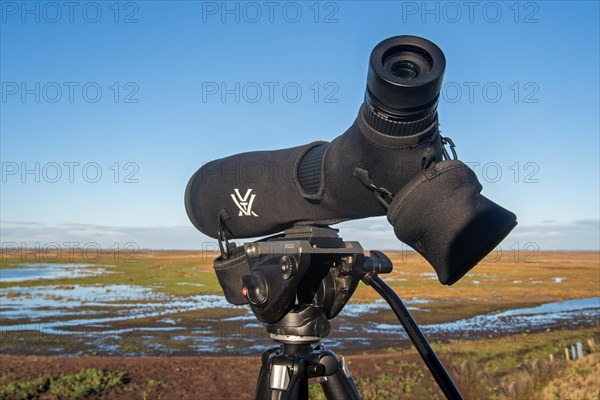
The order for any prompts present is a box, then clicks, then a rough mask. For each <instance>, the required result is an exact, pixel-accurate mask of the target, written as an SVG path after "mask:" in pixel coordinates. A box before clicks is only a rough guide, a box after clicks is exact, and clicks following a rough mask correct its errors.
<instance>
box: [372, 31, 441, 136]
mask: <svg viewBox="0 0 600 400" xmlns="http://www.w3.org/2000/svg"><path fill="white" fill-rule="evenodd" d="M445 69H446V58H445V57H444V53H442V51H441V50H440V48H439V47H438V46H436V45H435V44H434V43H432V42H430V41H429V40H427V39H424V38H421V37H418V36H409V35H404V36H394V37H391V38H389V39H386V40H384V41H382V42H381V43H379V44H378V45H377V46H376V47H375V48H374V49H373V51H372V53H371V58H370V62H369V72H368V75H367V90H366V93H365V103H366V104H365V106H366V107H365V109H364V113H365V118H366V119H367V122H368V123H369V125H371V126H372V127H373V128H374V129H376V130H378V131H380V132H381V133H383V134H387V135H392V136H406V135H412V134H414V133H417V132H419V131H421V130H423V129H425V128H426V127H427V126H429V125H430V124H431V123H432V122H433V121H434V120H435V116H436V112H435V111H436V107H437V102H438V98H439V95H440V90H441V88H442V80H443V77H444V70H445Z"/></svg>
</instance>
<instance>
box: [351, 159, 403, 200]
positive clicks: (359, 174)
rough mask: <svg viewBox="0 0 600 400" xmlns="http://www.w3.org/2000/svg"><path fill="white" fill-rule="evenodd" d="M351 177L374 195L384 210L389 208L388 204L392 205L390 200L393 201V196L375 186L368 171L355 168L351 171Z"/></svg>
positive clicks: (384, 189) (382, 188)
mask: <svg viewBox="0 0 600 400" xmlns="http://www.w3.org/2000/svg"><path fill="white" fill-rule="evenodd" d="M353 175H354V176H355V177H356V178H357V179H358V180H359V181H360V183H362V184H363V185H365V186H366V187H367V188H369V189H370V190H372V191H373V192H374V193H375V197H376V198H377V200H378V201H379V202H380V203H381V205H382V206H384V207H385V209H386V210H387V209H389V208H390V204H391V203H392V200H394V196H393V195H392V193H391V192H390V191H389V190H387V189H386V188H384V187H381V186H377V185H375V183H373V181H372V180H371V176H370V175H369V171H367V170H366V169H362V168H359V167H355V168H354V170H353Z"/></svg>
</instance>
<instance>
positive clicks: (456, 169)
mask: <svg viewBox="0 0 600 400" xmlns="http://www.w3.org/2000/svg"><path fill="white" fill-rule="evenodd" d="M481 189H482V186H481V184H480V183H479V181H478V180H477V176H476V175H475V173H474V172H473V171H472V170H471V169H470V168H469V167H467V166H466V165H465V164H464V163H462V162H461V161H458V160H452V161H442V162H439V163H436V164H433V165H432V166H430V167H429V168H426V169H424V170H423V172H422V173H420V174H418V175H417V176H415V177H414V178H413V179H412V180H411V181H410V182H408V183H407V184H406V185H404V187H403V188H402V189H401V190H400V191H399V192H398V193H397V194H396V196H395V197H394V200H393V201H392V203H391V205H390V208H389V211H388V221H389V222H390V224H392V226H393V227H394V232H395V233H396V236H397V237H398V239H400V240H401V241H403V242H404V243H406V244H407V245H409V246H410V247H412V248H413V249H415V250H416V251H418V252H419V253H420V254H421V255H422V256H423V257H424V258H425V259H426V260H427V261H428V262H429V263H430V264H431V265H432V266H433V268H434V269H435V271H436V273H437V276H438V279H439V281H440V282H441V283H442V284H445V285H451V284H453V283H454V282H457V281H458V280H459V279H460V278H462V277H463V276H464V275H465V274H466V273H467V272H468V271H469V270H470V269H471V268H473V267H474V266H475V264H477V263H478V262H479V260H481V259H482V258H483V257H485V256H486V255H487V254H488V253H489V252H490V251H492V250H493V249H494V248H495V247H496V246H497V245H498V244H499V243H500V242H501V241H502V239H504V237H505V236H506V235H507V234H508V233H509V232H510V231H511V230H512V229H513V228H514V227H515V225H516V223H517V217H516V216H515V215H514V214H513V213H512V212H510V211H508V210H506V209H504V208H502V207H500V206H499V205H497V204H496V203H494V202H492V201H491V200H489V199H488V198H486V197H485V196H483V195H481V193H480V192H481ZM423 204H428V205H429V207H427V208H424V207H423Z"/></svg>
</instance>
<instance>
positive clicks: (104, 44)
mask: <svg viewBox="0 0 600 400" xmlns="http://www.w3.org/2000/svg"><path fill="white" fill-rule="evenodd" d="M71 7H72V8H71ZM0 13H1V14H0V18H1V21H0V23H1V25H0V36H1V37H0V68H1V70H0V81H1V82H2V93H1V96H2V97H1V99H0V107H1V121H0V128H1V142H0V144H1V150H0V155H1V161H2V183H1V185H2V190H1V195H0V200H1V205H0V211H1V216H0V220H1V231H0V233H1V235H2V243H3V246H5V247H6V244H7V243H8V244H9V245H10V244H11V243H22V242H26V243H27V244H28V245H36V244H38V245H40V246H42V247H44V246H45V245H46V244H48V243H59V244H60V245H63V244H64V243H66V242H68V243H71V242H76V243H79V244H81V245H84V244H86V243H89V242H93V243H99V244H100V245H101V246H110V245H114V243H117V245H118V246H121V247H124V246H125V244H127V243H130V242H133V243H135V244H136V245H137V246H139V247H141V248H202V247H203V246H204V247H210V246H211V243H212V242H213V241H212V240H210V239H208V238H207V237H205V236H204V235H202V234H201V233H199V232H197V231H196V230H195V229H194V228H193V227H192V226H191V224H190V223H189V221H188V219H187V216H186V214H185V210H184V207H183V193H184V189H185V185H186V183H187V181H188V179H189V177H190V176H191V174H192V173H193V172H194V171H195V170H196V169H197V168H198V167H199V166H201V165H202V164H203V163H205V162H208V161H210V160H213V159H216V158H220V157H223V156H226V155H230V154H234V153H238V152H243V151H249V150H261V149H279V148H284V147H289V146H295V145H300V144H304V143H307V142H310V141H314V140H332V139H333V138H334V137H336V136H337V135H339V134H341V133H342V132H344V130H345V129H346V128H347V127H348V126H349V125H350V124H351V123H352V121H353V120H354V118H355V117H356V113H357V110H358V108H359V106H360V104H361V102H362V98H363V93H364V89H365V84H366V74H367V66H368V58H369V54H370V52H371V50H372V48H373V47H374V46H375V45H376V44H377V43H379V42H380V41H381V40H383V39H385V38H387V37H389V36H394V35H399V34H413V35H420V36H424V37H426V38H428V39H430V40H432V41H434V42H435V43H437V44H438V45H439V46H440V47H441V48H442V50H443V51H444V53H445V55H446V60H447V69H446V74H445V85H444V88H443V90H442V99H441V101H440V105H439V113H440V122H441V129H442V131H443V133H444V135H447V136H450V137H452V139H453V140H454V141H455V143H456V144H457V150H458V154H459V157H460V158H461V159H462V160H464V161H465V162H467V163H469V164H470V165H471V166H472V167H473V169H474V170H475V172H476V173H477V175H478V177H479V179H480V180H481V182H482V184H483V185H484V191H483V193H484V194H485V195H486V196H487V197H489V198H491V199H493V200H494V201H496V202H497V203H499V204H501V205H503V206H504V207H506V208H508V209H510V210H512V211H513V212H515V213H516V214H517V216H518V219H519V226H518V228H517V229H515V231H514V232H513V233H512V234H511V235H510V236H509V237H508V238H507V239H506V240H505V242H504V243H503V244H502V246H504V247H506V248H509V247H510V246H515V244H516V246H517V247H518V248H524V249H525V248H531V246H534V247H536V246H537V248H540V249H592V250H598V249H599V246H600V245H599V241H600V239H599V217H600V216H599V208H600V200H599V181H600V177H599V170H600V165H599V151H600V150H599V148H600V145H599V131H600V126H599V111H598V110H599V109H600V104H599V92H600V85H599V75H600V73H599V72H600V71H599V47H600V46H599V39H598V38H599V36H600V31H599V19H600V17H599V6H598V2H591V1H590V2H572V1H569V2H559V1H557V2H521V3H515V2H506V3H504V2H429V3H423V2H361V1H352V2H320V3H317V2H312V1H310V2H277V1H275V2H271V3H269V2H245V3H242V2H228V3H223V2H199V1H198V2H196V1H180V2H163V1H143V2H120V3H115V2H112V1H110V2H85V1H84V2H77V3H76V4H75V5H73V6H66V5H65V4H64V3H63V2H35V1H34V2H26V3H23V2H9V1H3V2H1V8H0ZM215 88H216V90H215ZM270 88H271V89H272V91H271V92H270ZM222 89H225V91H226V92H225V93H223V90H222ZM211 90H212V91H211ZM215 91H216V93H215ZM338 227H340V228H341V233H342V236H343V237H344V238H345V239H346V240H359V241H361V242H362V243H363V245H364V247H366V248H383V249H393V248H398V249H399V248H403V247H402V245H401V243H400V242H398V241H397V240H396V238H395V236H394V234H393V231H392V228H391V226H390V225H389V224H388V223H387V222H386V220H385V219H384V218H373V219H367V220H361V221H353V222H348V223H344V224H341V225H339V226H338Z"/></svg>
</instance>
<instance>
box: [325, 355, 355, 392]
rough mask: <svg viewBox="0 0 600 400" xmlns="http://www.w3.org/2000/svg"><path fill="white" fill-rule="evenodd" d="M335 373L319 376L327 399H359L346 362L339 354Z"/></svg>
mask: <svg viewBox="0 0 600 400" xmlns="http://www.w3.org/2000/svg"><path fill="white" fill-rule="evenodd" d="M338 363H339V365H338V369H337V371H336V372H335V374H333V375H330V376H324V377H322V378H321V382H320V384H321V387H322V388H323V393H325V397H326V398H327V400H360V395H359V394H358V390H357V389H356V385H355V384H354V380H353V379H352V377H351V376H350V372H349V370H348V364H347V363H346V360H345V359H344V357H342V356H340V359H339V361H338Z"/></svg>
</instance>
